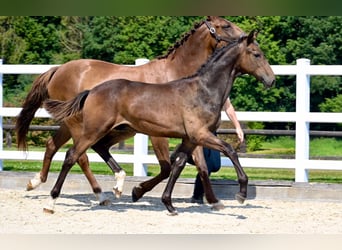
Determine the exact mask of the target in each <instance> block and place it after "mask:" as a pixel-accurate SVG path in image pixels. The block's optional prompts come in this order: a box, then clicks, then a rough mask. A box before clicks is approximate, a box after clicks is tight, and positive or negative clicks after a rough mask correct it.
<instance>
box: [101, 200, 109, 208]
mask: <svg viewBox="0 0 342 250" xmlns="http://www.w3.org/2000/svg"><path fill="white" fill-rule="evenodd" d="M110 203H111V202H110V200H108V199H106V200H104V201H101V202H100V206H109V205H110Z"/></svg>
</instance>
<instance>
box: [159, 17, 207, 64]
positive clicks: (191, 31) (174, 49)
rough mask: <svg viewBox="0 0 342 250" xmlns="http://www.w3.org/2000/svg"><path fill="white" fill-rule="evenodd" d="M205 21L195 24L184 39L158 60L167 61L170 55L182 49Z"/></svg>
mask: <svg viewBox="0 0 342 250" xmlns="http://www.w3.org/2000/svg"><path fill="white" fill-rule="evenodd" d="M206 21H209V18H207V20H206ZM204 22H205V21H204V20H203V21H201V22H197V23H195V24H194V26H193V28H192V29H191V30H190V31H188V32H187V33H185V34H184V35H183V37H182V38H180V40H178V41H177V42H176V43H175V44H174V45H173V46H172V47H170V48H169V49H168V51H167V52H166V54H165V55H161V56H158V57H157V59H165V58H168V57H169V55H170V54H172V53H173V52H174V51H176V50H177V49H178V48H179V47H181V46H182V45H183V44H184V43H185V42H186V41H187V40H188V39H189V37H190V36H191V35H192V34H194V33H195V32H196V30H197V29H198V28H199V27H201V26H202V24H203V23H204Z"/></svg>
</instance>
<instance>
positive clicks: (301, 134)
mask: <svg viewBox="0 0 342 250" xmlns="http://www.w3.org/2000/svg"><path fill="white" fill-rule="evenodd" d="M139 63H142V62H141V61H137V64H139ZM52 66H55V65H3V64H2V61H1V59H0V130H1V131H0V161H1V160H3V159H14V160H25V159H26V160H42V159H43V154H44V153H43V152H31V151H29V152H25V153H23V152H20V151H6V150H4V149H3V145H2V143H3V126H2V117H15V116H17V115H18V114H19V112H20V110H21V109H20V108H6V107H2V106H3V105H2V96H3V93H2V75H3V74H40V73H43V72H45V71H46V70H48V69H49V68H50V67H52ZM272 69H273V71H274V73H275V74H276V75H296V112H237V117H238V119H239V120H240V121H268V122H294V123H295V124H296V136H295V140H296V143H295V151H296V153H295V158H294V159H260V158H258V159H255V158H240V162H241V165H242V166H244V167H259V168H287V169H295V181H296V182H308V181H309V170H310V169H321V170H342V161H332V160H310V159H309V131H310V126H309V125H310V123H312V122H315V123H316V122H318V123H339V122H342V113H314V112H310V76H311V75H342V65H333V66H326V65H322V66H321V65H310V60H308V59H298V60H297V64H296V65H276V66H272ZM221 115H222V120H229V119H228V117H227V116H226V114H225V113H224V112H222V114H221ZM36 117H50V116H49V114H48V113H47V112H46V111H45V110H44V109H39V110H38V111H37V113H36ZM147 141H148V139H147V136H145V135H142V134H138V135H136V136H135V137H134V150H133V154H113V157H114V158H115V159H116V160H117V162H119V163H133V164H134V175H135V176H145V175H146V173H147V167H146V166H147V164H158V161H157V159H156V157H155V155H149V154H148V152H147ZM88 156H89V160H90V161H93V162H102V159H101V158H100V157H99V156H98V155H97V154H95V153H90V154H88ZM64 157H65V153H62V152H58V153H57V154H56V155H55V157H54V160H57V161H63V160H64ZM221 162H222V166H232V163H231V161H230V160H229V159H227V158H226V157H222V159H221ZM0 163H1V165H0V170H2V162H0Z"/></svg>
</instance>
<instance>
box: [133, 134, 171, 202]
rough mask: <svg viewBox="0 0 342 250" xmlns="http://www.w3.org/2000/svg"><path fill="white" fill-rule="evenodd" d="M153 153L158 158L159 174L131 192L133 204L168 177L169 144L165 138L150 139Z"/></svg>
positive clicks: (169, 167) (169, 164)
mask: <svg viewBox="0 0 342 250" xmlns="http://www.w3.org/2000/svg"><path fill="white" fill-rule="evenodd" d="M151 142H152V146H153V149H154V153H155V155H156V157H157V158H158V161H159V165H160V173H159V174H158V175H156V176H155V177H153V178H151V179H149V180H147V181H144V182H142V183H140V184H139V186H136V187H134V188H133V190H132V200H133V202H135V201H138V200H139V199H140V198H141V197H142V196H143V195H144V194H145V193H146V192H148V191H151V190H152V189H153V188H154V187H155V186H156V185H158V184H159V183H160V182H162V181H163V180H165V179H166V178H168V177H169V175H170V171H171V163H170V156H169V142H168V139H167V138H160V137H151Z"/></svg>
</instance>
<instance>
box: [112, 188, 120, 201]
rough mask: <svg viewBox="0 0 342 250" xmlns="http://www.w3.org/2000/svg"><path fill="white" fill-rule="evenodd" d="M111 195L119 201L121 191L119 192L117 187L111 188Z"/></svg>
mask: <svg viewBox="0 0 342 250" xmlns="http://www.w3.org/2000/svg"><path fill="white" fill-rule="evenodd" d="M113 193H114V195H115V197H116V198H117V199H120V198H121V195H122V191H120V190H119V189H118V188H117V187H114V188H113Z"/></svg>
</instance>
